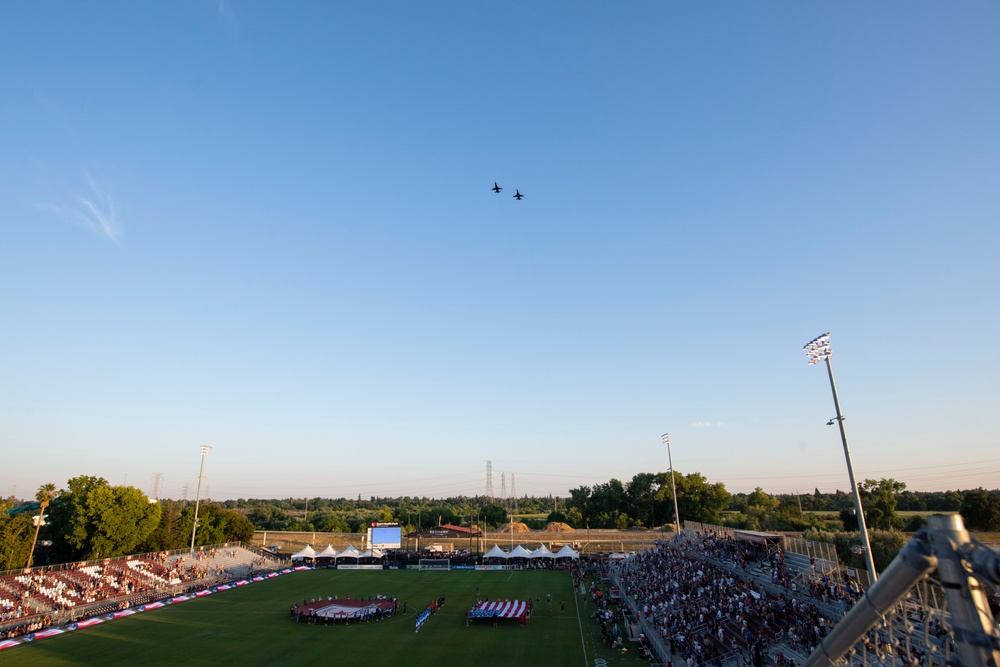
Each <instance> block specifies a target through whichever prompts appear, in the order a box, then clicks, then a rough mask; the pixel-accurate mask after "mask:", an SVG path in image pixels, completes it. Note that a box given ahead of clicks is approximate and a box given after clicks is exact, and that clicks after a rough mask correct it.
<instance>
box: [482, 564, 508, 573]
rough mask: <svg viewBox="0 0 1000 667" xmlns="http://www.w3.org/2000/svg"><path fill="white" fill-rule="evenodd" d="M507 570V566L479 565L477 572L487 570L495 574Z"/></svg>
mask: <svg viewBox="0 0 1000 667" xmlns="http://www.w3.org/2000/svg"><path fill="white" fill-rule="evenodd" d="M506 569H507V566H506V565H477V566H476V570H479V571H483V570H486V571H491V572H495V571H497V570H506Z"/></svg>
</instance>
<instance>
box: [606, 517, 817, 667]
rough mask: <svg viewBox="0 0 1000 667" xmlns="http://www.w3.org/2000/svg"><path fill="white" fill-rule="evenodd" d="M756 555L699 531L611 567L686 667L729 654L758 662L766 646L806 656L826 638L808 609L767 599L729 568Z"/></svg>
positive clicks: (781, 598)
mask: <svg viewBox="0 0 1000 667" xmlns="http://www.w3.org/2000/svg"><path fill="white" fill-rule="evenodd" d="M763 556H764V552H763V551H762V550H760V549H759V548H758V547H757V546H755V545H753V544H752V543H746V542H742V543H741V542H739V541H736V540H733V539H727V538H725V537H723V536H719V535H714V534H703V535H700V536H699V537H697V538H696V539H695V540H693V541H689V542H688V543H686V544H685V545H683V546H682V547H679V546H677V545H673V544H661V545H658V546H657V547H656V548H654V549H651V550H648V551H646V552H643V553H641V554H638V555H636V556H634V557H632V558H629V559H626V560H625V561H623V562H622V563H621V564H620V565H619V566H618V568H619V576H620V581H621V584H622V588H623V591H624V593H625V594H627V595H629V596H631V597H632V599H633V600H634V601H635V603H636V604H637V606H638V608H639V610H640V613H641V615H642V617H643V618H644V619H646V620H647V621H648V622H649V623H650V624H652V626H653V627H655V628H656V630H657V632H658V633H659V634H660V638H661V639H662V640H663V642H664V643H665V644H666V645H668V646H670V649H671V652H672V653H673V655H675V656H681V659H682V660H683V661H684V662H685V663H686V664H687V665H689V666H693V665H698V664H705V663H710V662H711V661H712V660H713V659H714V658H716V657H719V656H721V655H725V654H728V653H732V652H738V653H739V654H740V655H743V656H744V657H745V658H746V659H747V660H749V662H750V663H751V664H753V665H763V664H764V661H765V657H766V653H767V648H768V647H769V646H770V645H772V644H773V643H775V642H783V643H785V644H787V645H789V646H792V647H793V648H794V649H796V650H798V651H801V652H803V653H808V652H810V651H811V650H812V648H813V647H815V646H816V645H817V644H818V643H819V642H820V641H821V640H822V638H823V637H824V636H825V635H826V633H827V623H826V620H825V619H824V618H823V617H822V616H821V615H820V614H819V612H818V610H817V609H816V607H815V606H814V605H812V604H809V603H808V602H804V601H802V600H800V599H798V598H797V597H795V596H792V595H790V594H781V595H774V594H769V593H768V592H767V591H766V590H765V589H764V588H763V587H760V586H755V585H753V584H751V583H748V582H746V581H744V580H743V579H741V578H739V577H738V576H737V575H736V573H735V572H734V571H733V569H735V568H742V569H745V568H747V567H748V566H749V565H750V564H751V563H754V562H759V560H760V558H762V557H763ZM712 560H715V561H723V562H726V564H727V566H723V565H721V564H717V563H715V562H712ZM730 563H731V564H732V567H729V564H730Z"/></svg>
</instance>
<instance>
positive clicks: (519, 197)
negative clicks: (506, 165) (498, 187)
mask: <svg viewBox="0 0 1000 667" xmlns="http://www.w3.org/2000/svg"><path fill="white" fill-rule="evenodd" d="M515 192H517V194H516V195H514V199H516V200H517V201H521V197H523V196H524V195H522V194H521V191H520V190H515Z"/></svg>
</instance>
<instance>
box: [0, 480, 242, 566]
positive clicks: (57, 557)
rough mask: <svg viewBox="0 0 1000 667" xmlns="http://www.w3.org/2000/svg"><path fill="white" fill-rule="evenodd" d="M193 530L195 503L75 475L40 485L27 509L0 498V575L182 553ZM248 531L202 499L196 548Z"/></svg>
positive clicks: (231, 513)
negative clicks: (166, 552) (142, 555)
mask: <svg viewBox="0 0 1000 667" xmlns="http://www.w3.org/2000/svg"><path fill="white" fill-rule="evenodd" d="M41 517H44V521H40V520H39V519H40V518H41ZM193 525H194V503H191V502H187V501H174V500H162V501H156V500H150V499H149V498H148V497H147V496H146V494H144V493H143V492H142V491H140V490H139V489H137V488H135V487H134V486H125V485H120V486H116V485H112V484H110V483H109V482H108V481H107V480H106V479H104V478H101V477H91V476H81V477H74V478H73V479H71V480H69V481H68V482H67V483H66V487H65V488H64V489H62V490H60V491H58V492H57V491H56V490H55V485H53V484H45V485H43V486H42V487H41V488H39V490H38V493H37V494H36V496H35V502H34V503H30V504H29V505H27V506H25V505H24V504H23V503H18V502H16V501H15V500H14V499H13V498H8V499H6V500H0V570H12V569H15V568H21V567H26V566H27V567H30V566H31V565H32V564H34V565H44V564H48V563H68V562H76V561H84V560H94V559H99V558H115V557H118V556H125V555H128V554H133V553H145V552H153V551H162V550H171V549H181V548H183V547H186V546H190V543H191V542H190V540H191V529H192V527H193ZM254 530H255V529H254V525H253V524H252V523H251V522H250V520H249V519H248V518H247V517H246V516H245V515H244V514H242V513H240V512H237V511H235V510H231V509H227V508H226V507H224V506H223V505H221V504H219V503H213V502H211V501H206V502H202V503H201V505H200V506H199V508H198V531H197V534H196V540H195V545H196V546H199V545H207V544H218V543H220V542H235V541H245V542H249V541H250V540H251V539H252V538H253V533H254Z"/></svg>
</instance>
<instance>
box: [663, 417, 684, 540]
mask: <svg viewBox="0 0 1000 667" xmlns="http://www.w3.org/2000/svg"><path fill="white" fill-rule="evenodd" d="M661 438H662V439H663V444H665V445H666V446H667V461H668V462H669V463H670V490H671V492H672V493H673V496H674V532H675V533H677V536H678V537H679V536H680V534H681V513H680V510H678V509H677V486H676V485H675V484H674V457H673V456H671V455H670V434H669V433H664V434H663V435H662V436H661Z"/></svg>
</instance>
